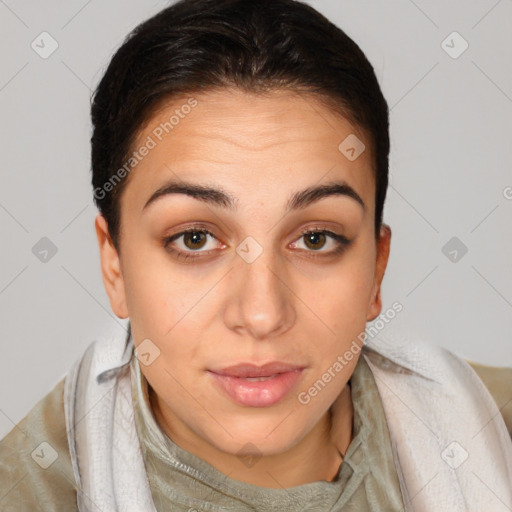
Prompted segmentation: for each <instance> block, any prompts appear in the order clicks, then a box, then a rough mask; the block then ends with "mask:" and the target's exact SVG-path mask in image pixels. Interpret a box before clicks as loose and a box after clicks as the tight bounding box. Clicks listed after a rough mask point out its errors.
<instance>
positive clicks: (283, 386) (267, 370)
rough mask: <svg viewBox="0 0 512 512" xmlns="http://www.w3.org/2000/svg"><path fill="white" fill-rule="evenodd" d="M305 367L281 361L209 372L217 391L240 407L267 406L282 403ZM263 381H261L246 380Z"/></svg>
mask: <svg viewBox="0 0 512 512" xmlns="http://www.w3.org/2000/svg"><path fill="white" fill-rule="evenodd" d="M303 370H304V367H300V366H294V365H290V364H286V363H282V362H272V363H268V364H265V365H263V366H257V365H254V364H252V363H242V364H237V365H234V366H229V367H227V368H223V369H222V370H219V371H212V370H209V371H208V373H209V374H210V375H211V376H212V378H213V381H214V382H215V384H216V386H217V388H218V389H220V390H221V391H222V392H223V393H224V394H226V395H227V396H228V397H229V398H231V399H232V400H233V401H234V402H236V403H237V404H239V405H244V406H247V407H269V406H271V405H274V404H276V403H278V402H280V401H281V400H283V399H284V398H285V397H286V396H287V395H288V394H289V393H290V392H291V391H292V389H293V388H294V387H295V386H296V385H297V383H298V381H299V379H300V378H301V375H302V371H303ZM256 378H262V379H264V380H259V381H258V380H247V379H256Z"/></svg>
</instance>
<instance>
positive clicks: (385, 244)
mask: <svg viewBox="0 0 512 512" xmlns="http://www.w3.org/2000/svg"><path fill="white" fill-rule="evenodd" d="M390 245H391V228H390V227H389V226H388V225H387V224H382V226H381V229H380V236H379V239H378V241H377V260H376V262H375V275H374V284H373V290H372V295H371V299H370V304H369V306H368V313H367V315H366V320H367V321H368V322H369V321H371V320H374V319H375V318H377V317H378V316H379V314H380V312H381V310H382V299H381V293H380V289H381V284H382V279H383V278H384V273H385V271H386V267H387V264H388V259H389V249H390Z"/></svg>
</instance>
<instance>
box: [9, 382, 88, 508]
mask: <svg viewBox="0 0 512 512" xmlns="http://www.w3.org/2000/svg"><path fill="white" fill-rule="evenodd" d="M64 381H65V379H64V378H63V379H62V380H60V381H59V382H58V383H57V384H56V385H55V387H54V388H53V389H52V391H50V392H49V393H48V394H47V395H46V396H44V397H43V398H42V399H41V400H40V401H39V402H38V403H37V404H36V405H34V407H33V408H32V409H31V410H30V411H29V413H28V414H27V415H26V416H25V417H24V418H23V419H22V420H21V421H20V422H19V423H18V424H17V425H15V426H14V428H13V429H12V430H11V431H10V432H9V433H8V434H7V435H6V436H5V437H4V438H3V439H2V440H1V441H0V509H1V510H2V511H3V512H11V511H16V512H23V511H37V510H44V511H45V512H50V511H51V512H57V511H66V512H73V511H77V510H78V508H77V504H76V483H75V478H74V474H73V469H72V466H71V458H70V455H69V448H68V441H67V435H66V422H65V415H64V402H63V393H64Z"/></svg>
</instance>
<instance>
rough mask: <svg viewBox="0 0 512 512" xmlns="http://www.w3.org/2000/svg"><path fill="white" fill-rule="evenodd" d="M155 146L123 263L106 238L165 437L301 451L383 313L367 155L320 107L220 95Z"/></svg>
mask: <svg viewBox="0 0 512 512" xmlns="http://www.w3.org/2000/svg"><path fill="white" fill-rule="evenodd" d="M186 105H189V107H190V108H189V107H185V106H186ZM176 111H178V112H176ZM173 114H175V118H174V119H173V125H172V129H170V128H169V125H167V131H168V133H167V132H166V130H165V129H163V128H162V126H164V125H165V124H164V123H166V122H168V121H169V119H170V118H171V116H172V115H173ZM177 119H179V120H178V121H176V120H177ZM350 135H352V136H353V135H355V136H356V137H357V138H358V139H359V140H360V141H361V142H363V143H364V144H365V146H366V149H365V150H364V151H363V152H362V153H361V154H360V156H358V157H357V158H356V159H354V158H353V155H352V153H351V152H350V150H349V151H348V153H347V152H342V151H341V150H340V149H339V146H340V143H341V142H342V141H344V140H345V139H346V137H348V136H350ZM150 139H151V140H152V141H153V142H151V141H150ZM349 140H350V139H349ZM144 145H146V147H150V146H151V147H150V149H149V151H141V152H140V153H145V156H143V157H142V158H141V159H140V161H139V162H138V163H137V165H136V166H135V167H134V168H133V170H132V171H131V173H132V174H130V176H129V181H128V183H127V186H126V188H125V190H124V191H123V194H122V197H121V236H120V247H121V248H120V254H118V253H117V252H116V251H115V249H114V248H113V247H112V244H111V243H110V241H109V239H108V236H107V233H108V231H107V226H106V224H105V221H104V219H103V217H101V216H98V217H97V220H96V230H97V235H98V241H99V244H100V254H101V263H102V271H103V278H104V282H105V286H106V289H107V293H108V295H109V298H110V303H111V306H112V309H113V310H114V312H115V313H116V314H117V315H118V316H119V317H121V318H127V317H129V318H130V321H131V328H132V334H133V338H134V342H135V345H136V346H139V345H140V344H141V343H142V342H144V343H145V345H143V347H144V350H145V352H146V353H147V354H150V355H146V361H144V360H143V359H141V361H142V363H144V362H150V364H148V365H146V364H141V369H142V371H143V373H144V375H145V377H146V378H147V380H148V382H149V384H150V385H151V387H152V388H153V389H154V391H155V393H156V396H157V404H158V408H159V410H160V411H161V414H162V417H163V418H165V422H166V423H167V428H168V430H169V431H170V432H172V437H173V439H174V440H175V441H177V442H178V443H179V444H181V445H182V446H183V445H184V446H186V447H187V448H189V449H190V450H191V451H195V452H201V449H202V448H205V447H208V449H209V450H213V451H215V450H218V451H220V452H224V453H228V454H237V453H241V451H243V450H244V449H247V446H249V445H248V443H250V444H251V446H256V447H257V450H258V451H259V453H261V454H263V455H272V454H279V453H282V452H285V451H286V450H290V449H291V448H293V447H294V446H296V445H298V444H299V443H301V442H302V441H303V440H304V439H306V438H307V436H308V435H310V434H311V432H313V431H314V428H315V425H317V424H318V422H319V420H320V419H321V418H325V417H326V414H327V412H328V410H329V408H330V407H331V405H332V404H333V402H334V401H335V400H336V398H337V397H338V396H339V395H340V393H341V391H342V390H343V389H344V388H345V385H346V383H347V381H348V379H349V378H350V375H351V374H352V371H353V369H354V367H355V365H356V363H357V357H354V358H353V359H352V360H350V361H346V360H345V364H343V365H342V366H343V367H342V368H341V369H339V366H336V365H335V363H336V361H338V362H339V359H338V357H339V356H340V355H343V354H344V353H345V352H346V351H347V350H348V349H350V347H351V346H352V347H354V341H355V342H356V343H357V345H358V346H360V345H361V342H360V341H358V335H360V334H361V333H362V332H364V329H365V324H366V322H367V321H368V320H371V319H373V318H375V317H376V316H377V315H378V314H379V312H380V308H381V302H380V284H381V280H382V277H383V274H384V270H385V266H386V263H387V258H388V251H389V239H390V230H389V228H388V227H387V226H384V227H383V229H382V231H381V237H380V241H378V240H376V237H375V232H374V217H375V181H374V177H373V172H372V155H371V152H370V149H369V148H370V142H369V140H368V139H367V137H366V135H365V134H364V133H363V132H361V131H360V130H359V129H358V128H357V127H356V126H354V125H352V124H351V123H350V122H349V121H348V120H346V119H344V118H342V117H340V116H339V115H337V114H334V113H331V112H330V111H329V110H327V109H326V107H324V106H322V104H320V103H319V102H317V100H315V98H314V97H313V96H310V95H307V96H300V95H297V94H292V93H291V92H285V91H279V92H278V91H273V92H272V93H270V94H268V95H266V96H256V95H250V94H248V93H243V92H241V91H239V90H236V89H223V90H219V91H211V92H208V93H203V94H200V95H199V94H198V95H193V100H191V99H190V97H189V96H184V97H182V98H180V99H174V100H173V101H172V103H169V104H167V105H165V107H163V108H161V109H160V110H159V111H158V113H156V114H155V115H154V116H153V118H152V119H151V120H150V122H149V123H148V124H147V125H146V126H145V127H144V129H143V130H142V131H141V133H140V134H139V136H138V139H137V141H136V143H135V145H134V149H137V148H141V147H142V146H144ZM347 154H348V155H350V156H352V158H347ZM194 187H195V188H194ZM166 188H167V189H166ZM207 189H208V190H207ZM315 190H316V192H315ZM155 356H156V357H155ZM139 357H140V356H139ZM240 365H241V366H240ZM264 365H267V366H264ZM233 367H235V368H234V369H233ZM261 367H263V368H261ZM333 367H335V368H336V369H334V371H332V368H333ZM328 369H331V377H332V378H331V379H329V382H328V383H326V385H325V386H323V387H322V389H321V390H320V391H318V390H317V393H314V396H312V395H311V394H310V393H308V390H309V389H310V388H311V387H312V386H313V385H314V384H315V382H317V381H318V379H321V378H322V375H324V374H325V372H326V371H327V370H328ZM306 395H307V396H309V400H308V399H307V397H306ZM300 397H302V399H301V398H300ZM306 402H307V403H306ZM205 450H206V448H205ZM201 453H202V452H201Z"/></svg>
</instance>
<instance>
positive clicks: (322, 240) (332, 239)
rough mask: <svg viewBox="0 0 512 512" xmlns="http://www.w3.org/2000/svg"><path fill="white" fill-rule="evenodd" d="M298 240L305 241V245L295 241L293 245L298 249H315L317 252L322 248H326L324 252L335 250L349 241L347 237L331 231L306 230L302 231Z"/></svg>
mask: <svg viewBox="0 0 512 512" xmlns="http://www.w3.org/2000/svg"><path fill="white" fill-rule="evenodd" d="M297 240H300V241H304V243H303V246H300V244H299V243H297V242H293V244H292V246H293V247H294V248H298V249H306V250H308V249H309V250H313V251H315V252H318V251H320V249H325V248H326V247H327V248H326V249H325V250H324V251H322V252H331V251H335V250H336V249H337V248H339V247H340V246H341V245H343V244H344V243H346V242H347V240H346V238H345V237H343V236H341V235H338V234H336V233H332V232H331V231H325V230H324V231H306V232H304V233H302V235H301V236H300V238H298V239H297Z"/></svg>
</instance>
